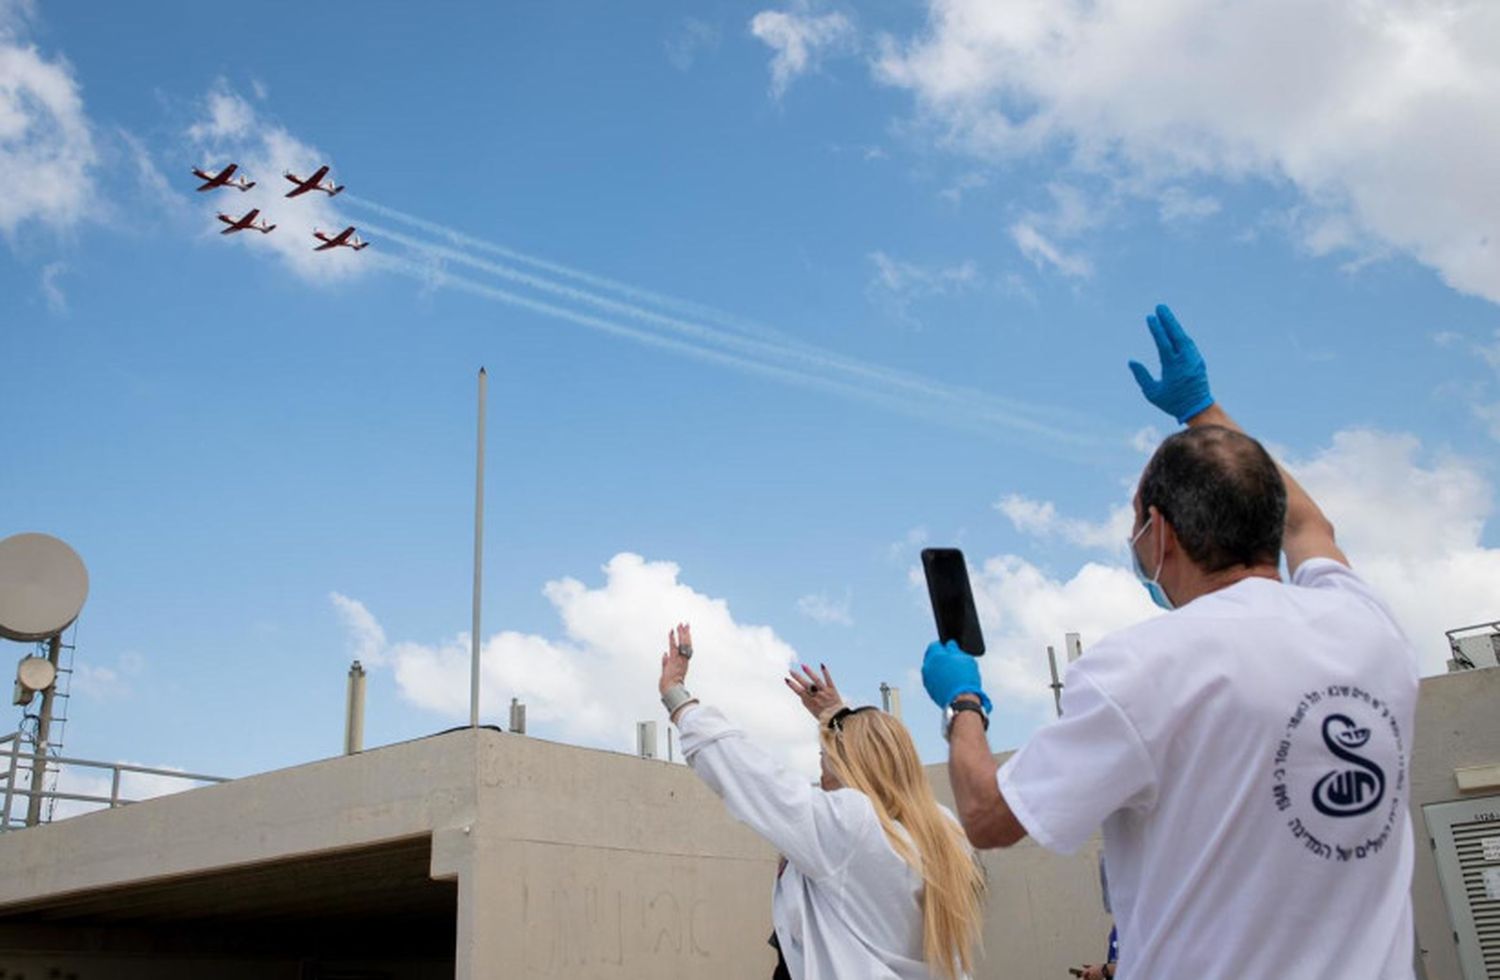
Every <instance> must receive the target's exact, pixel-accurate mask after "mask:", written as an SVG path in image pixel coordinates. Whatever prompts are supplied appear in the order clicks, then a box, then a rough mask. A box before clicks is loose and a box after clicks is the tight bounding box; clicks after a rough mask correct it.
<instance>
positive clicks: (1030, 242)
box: [1010, 221, 1094, 279]
mask: <svg viewBox="0 0 1500 980" xmlns="http://www.w3.org/2000/svg"><path fill="white" fill-rule="evenodd" d="M1010 237H1011V240H1012V241H1014V242H1015V243H1016V247H1017V248H1019V249H1020V250H1021V254H1022V255H1024V256H1026V258H1028V259H1030V260H1031V263H1032V265H1035V266H1036V267H1037V268H1038V269H1045V268H1047V267H1048V266H1051V267H1052V268H1054V269H1056V270H1057V271H1058V272H1059V273H1061V274H1062V275H1064V276H1067V277H1068V278H1070V279H1087V278H1088V277H1089V276H1092V275H1093V274H1094V264H1093V263H1092V262H1090V261H1089V260H1088V257H1087V256H1085V255H1081V254H1076V253H1073V254H1070V253H1068V252H1065V251H1063V250H1062V249H1061V248H1059V247H1058V246H1057V245H1056V244H1055V243H1054V242H1052V240H1051V239H1049V238H1047V237H1046V236H1045V235H1043V234H1042V233H1041V232H1040V231H1037V229H1036V227H1035V226H1034V225H1032V224H1030V223H1029V222H1026V221H1018V222H1016V223H1015V224H1013V225H1011V226H1010Z"/></svg>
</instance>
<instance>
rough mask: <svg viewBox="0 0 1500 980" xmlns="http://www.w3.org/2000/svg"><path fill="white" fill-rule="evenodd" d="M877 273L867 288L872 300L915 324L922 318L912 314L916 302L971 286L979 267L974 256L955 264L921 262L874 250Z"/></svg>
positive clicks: (975, 281)
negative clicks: (909, 260) (893, 256)
mask: <svg viewBox="0 0 1500 980" xmlns="http://www.w3.org/2000/svg"><path fill="white" fill-rule="evenodd" d="M869 258H870V262H871V263H872V264H873V265H874V266H875V272H874V275H872V276H871V277H870V282H869V283H868V285H867V286H866V287H865V295H866V296H868V297H869V299H870V300H871V302H873V303H875V304H876V305H877V306H879V307H881V308H883V309H885V310H886V311H887V312H889V313H890V314H891V315H892V316H894V317H896V318H897V319H899V320H901V321H903V322H905V323H908V324H910V325H912V326H920V325H921V321H920V320H919V319H918V318H917V317H916V316H914V315H913V314H912V312H911V307H912V304H913V303H914V302H916V301H917V300H919V299H922V298H925V297H929V296H945V295H948V294H950V293H958V292H962V291H964V290H966V289H969V288H972V287H973V286H974V285H976V284H977V283H978V281H979V266H978V265H977V264H975V262H974V260H973V259H966V260H965V261H963V262H959V263H957V264H955V265H947V266H945V265H922V264H919V263H916V262H907V261H904V260H902V259H897V258H892V257H891V256H889V255H887V254H886V253H885V252H879V251H877V252H871V253H870V256H869Z"/></svg>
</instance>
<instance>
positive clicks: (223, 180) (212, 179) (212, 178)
mask: <svg viewBox="0 0 1500 980" xmlns="http://www.w3.org/2000/svg"><path fill="white" fill-rule="evenodd" d="M238 166H239V164H237V163H231V164H230V165H229V166H227V167H225V168H224V169H223V170H220V171H219V172H218V173H216V174H210V173H205V172H204V171H203V170H201V169H199V168H198V167H194V168H193V176H194V177H197V178H198V179H199V180H201V181H203V182H204V183H203V184H202V186H200V187H199V188H198V189H199V190H200V191H211V190H213V189H214V188H215V187H238V188H239V189H240V190H242V191H248V190H249V189H250V188H252V187H254V186H255V181H253V180H250V179H248V178H246V177H243V176H241V177H236V178H235V179H234V180H230V179H229V178H230V177H231V176H233V175H234V171H235V168H237V167H238Z"/></svg>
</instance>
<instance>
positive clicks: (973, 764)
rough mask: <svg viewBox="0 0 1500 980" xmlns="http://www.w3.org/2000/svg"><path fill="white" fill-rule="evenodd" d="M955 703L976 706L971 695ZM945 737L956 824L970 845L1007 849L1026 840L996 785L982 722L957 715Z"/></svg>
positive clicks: (975, 717)
mask: <svg viewBox="0 0 1500 980" xmlns="http://www.w3.org/2000/svg"><path fill="white" fill-rule="evenodd" d="M958 700H960V701H964V700H971V701H973V702H974V703H976V704H978V703H979V698H978V697H975V696H974V695H972V694H969V695H964V696H962V697H960V698H959V699H958ZM948 735H949V738H948V781H949V783H951V784H952V786H953V802H954V804H955V805H956V806H957V808H958V822H959V823H961V824H963V826H964V833H965V834H967V835H968V837H969V843H971V844H973V845H974V846H975V847H979V848H988V847H1010V846H1011V845H1012V844H1015V843H1016V842H1018V841H1019V840H1020V839H1021V838H1023V837H1025V836H1026V828H1025V827H1023V826H1021V821H1019V820H1017V819H1016V815H1015V814H1014V813H1012V812H1011V809H1010V806H1009V805H1008V804H1007V803H1006V802H1005V796H1004V795H1003V794H1002V793H1001V792H1000V784H999V783H997V782H996V781H995V773H996V772H997V770H998V769H999V766H997V765H996V764H995V757H994V756H993V755H991V754H990V743H989V739H988V738H986V737H985V733H984V722H983V719H981V718H980V717H979V715H977V714H975V713H974V712H972V711H960V712H958V714H957V716H956V717H955V718H954V719H953V728H952V730H951V731H950V732H949V733H948Z"/></svg>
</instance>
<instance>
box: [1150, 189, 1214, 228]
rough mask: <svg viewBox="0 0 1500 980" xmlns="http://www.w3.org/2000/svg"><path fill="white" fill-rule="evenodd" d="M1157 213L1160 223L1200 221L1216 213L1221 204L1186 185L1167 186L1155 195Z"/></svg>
mask: <svg viewBox="0 0 1500 980" xmlns="http://www.w3.org/2000/svg"><path fill="white" fill-rule="evenodd" d="M1157 205H1158V206H1157V211H1156V213H1157V215H1158V216H1159V217H1160V218H1161V221H1162V224H1173V223H1183V222H1189V221H1202V220H1203V219H1204V218H1210V217H1213V216H1214V215H1216V214H1218V213H1219V211H1220V209H1221V207H1222V206H1221V205H1220V204H1219V201H1218V199H1217V198H1215V197H1212V196H1211V195H1208V194H1196V193H1194V192H1193V191H1190V190H1188V189H1187V188H1186V187H1168V188H1165V189H1163V190H1162V192H1161V193H1160V194H1159V195H1158V196H1157Z"/></svg>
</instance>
